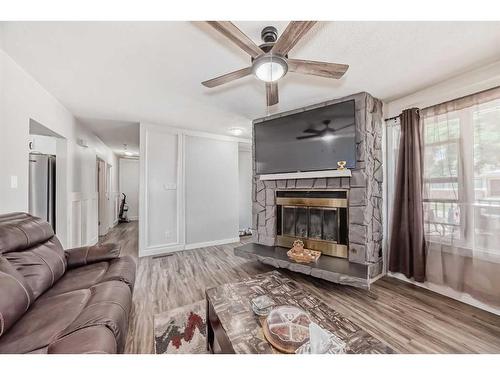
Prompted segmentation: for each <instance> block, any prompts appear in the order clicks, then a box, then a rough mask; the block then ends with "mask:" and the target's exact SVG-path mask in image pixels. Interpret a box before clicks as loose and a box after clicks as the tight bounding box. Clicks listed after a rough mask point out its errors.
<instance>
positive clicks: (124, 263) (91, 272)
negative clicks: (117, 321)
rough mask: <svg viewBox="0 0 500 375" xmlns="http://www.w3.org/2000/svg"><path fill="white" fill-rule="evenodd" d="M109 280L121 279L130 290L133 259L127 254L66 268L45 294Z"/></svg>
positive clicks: (132, 275)
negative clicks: (106, 260) (105, 260)
mask: <svg viewBox="0 0 500 375" xmlns="http://www.w3.org/2000/svg"><path fill="white" fill-rule="evenodd" d="M111 280H118V281H122V282H124V283H125V284H127V285H128V286H129V287H130V289H131V290H132V289H133V286H134V281H135V262H134V260H133V259H132V258H131V257H128V256H127V257H122V258H117V259H113V260H111V261H109V262H99V263H92V264H89V265H86V266H82V267H77V268H73V269H70V270H67V271H66V273H65V274H64V276H63V277H62V278H61V279H60V280H59V281H58V282H57V283H56V284H55V285H54V286H53V287H52V288H51V289H49V290H48V291H47V293H45V294H46V295H47V296H53V295H57V294H61V293H66V292H69V291H72V290H78V289H85V288H90V287H91V286H93V285H96V284H99V283H102V282H106V281H111Z"/></svg>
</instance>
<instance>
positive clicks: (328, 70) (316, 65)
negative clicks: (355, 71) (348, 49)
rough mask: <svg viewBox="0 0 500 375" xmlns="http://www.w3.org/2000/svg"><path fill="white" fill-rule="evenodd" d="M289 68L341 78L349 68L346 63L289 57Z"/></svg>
mask: <svg viewBox="0 0 500 375" xmlns="http://www.w3.org/2000/svg"><path fill="white" fill-rule="evenodd" d="M287 64H288V70H289V71H291V72H295V73H302V74H311V75H314V76H320V77H326V78H335V79H339V78H341V77H342V76H343V75H344V73H345V72H346V71H347V69H348V68H349V65H346V64H335V63H327V62H321V61H312V60H299V59H288V60H287Z"/></svg>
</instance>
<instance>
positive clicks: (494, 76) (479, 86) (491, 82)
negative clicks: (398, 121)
mask: <svg viewBox="0 0 500 375" xmlns="http://www.w3.org/2000/svg"><path fill="white" fill-rule="evenodd" d="M497 86H500V62H495V63H493V64H490V65H487V66H484V67H481V68H479V69H475V70H471V71H470V72H467V73H464V74H461V75H459V76H456V77H453V78H450V79H448V80H445V81H443V82H441V83H438V84H436V85H433V86H430V87H427V88H425V89H422V90H420V91H417V92H414V93H412V94H409V95H406V96H404V97H402V98H398V99H395V100H392V101H388V102H386V104H385V108H384V112H385V115H386V117H387V118H389V117H393V116H397V115H399V114H400V113H401V111H402V110H403V109H407V108H412V107H417V108H425V107H429V106H432V105H435V104H439V103H442V102H445V101H448V100H452V99H457V98H460V97H462V96H466V95H470V94H474V93H476V92H479V91H483V90H487V89H490V88H493V87H497Z"/></svg>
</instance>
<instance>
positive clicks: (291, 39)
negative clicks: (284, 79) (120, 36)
mask: <svg viewBox="0 0 500 375" xmlns="http://www.w3.org/2000/svg"><path fill="white" fill-rule="evenodd" d="M315 24H316V21H292V22H290V23H289V24H288V26H287V27H286V29H285V31H283V34H281V36H280V37H279V38H278V40H277V41H276V43H275V44H274V46H273V48H272V50H271V52H272V53H277V54H279V55H283V56H285V55H286V54H287V53H288V51H290V50H291V49H292V48H293V47H294V46H295V45H296V44H297V43H298V41H299V40H300V39H302V37H303V36H304V35H306V33H307V32H308V31H309V29H311V27H313V26H314V25H315Z"/></svg>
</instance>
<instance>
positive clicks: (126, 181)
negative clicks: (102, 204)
mask: <svg viewBox="0 0 500 375" xmlns="http://www.w3.org/2000/svg"><path fill="white" fill-rule="evenodd" d="M118 186H119V191H120V193H124V194H125V195H126V196H127V206H128V212H127V214H128V218H129V219H130V220H137V219H139V159H126V158H120V168H119V185H118ZM120 199H121V197H120Z"/></svg>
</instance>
